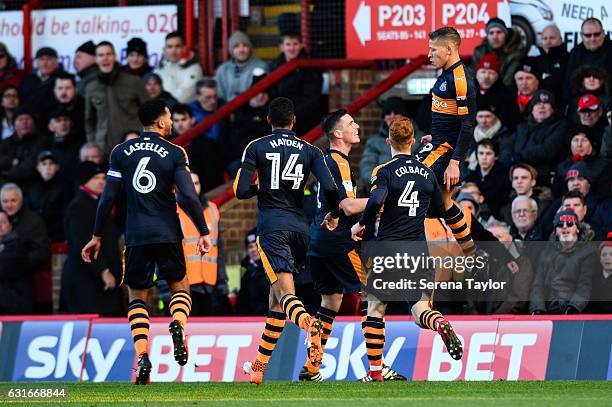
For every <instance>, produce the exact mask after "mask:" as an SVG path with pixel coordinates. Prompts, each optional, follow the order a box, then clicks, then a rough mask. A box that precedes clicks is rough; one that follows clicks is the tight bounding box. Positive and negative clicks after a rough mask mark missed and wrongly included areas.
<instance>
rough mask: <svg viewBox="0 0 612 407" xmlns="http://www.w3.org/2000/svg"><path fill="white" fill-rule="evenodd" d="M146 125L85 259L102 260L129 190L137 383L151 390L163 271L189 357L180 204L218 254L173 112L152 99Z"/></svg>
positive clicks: (179, 342) (112, 185) (106, 200)
mask: <svg viewBox="0 0 612 407" xmlns="http://www.w3.org/2000/svg"><path fill="white" fill-rule="evenodd" d="M138 118H139V119H140V121H141V122H142V124H143V126H144V129H143V132H142V134H141V136H140V137H138V138H135V139H132V140H129V141H126V142H124V143H122V144H119V145H117V146H116V147H115V148H114V149H113V151H112V153H111V159H110V168H109V170H108V174H107V182H106V187H105V188H104V192H103V193H102V196H101V197H100V201H99V203H98V211H97V213H96V222H95V227H94V232H93V236H92V238H91V240H90V241H89V243H87V245H85V247H84V248H83V250H82V252H81V255H82V257H83V260H84V261H85V262H88V263H89V262H90V261H91V258H92V257H93V258H94V259H96V258H97V257H98V253H99V251H100V236H101V232H102V230H101V228H102V225H103V224H104V219H106V218H107V217H108V216H109V215H110V212H111V210H112V208H113V205H114V202H115V198H116V197H117V196H118V194H119V193H120V191H121V186H122V184H123V186H124V190H125V193H126V194H127V223H126V233H125V234H126V237H125V240H126V242H125V244H126V249H125V259H124V260H125V261H124V263H125V273H124V277H123V279H122V283H123V281H125V284H127V285H128V287H129V300H130V304H129V307H128V319H129V323H130V328H131V331H132V337H133V339H134V347H135V348H136V354H137V355H138V369H137V372H136V379H135V383H136V384H148V383H149V382H150V379H149V377H150V373H151V369H152V365H151V362H150V360H149V357H148V335H149V312H148V309H147V305H146V301H147V296H148V292H149V289H150V288H151V287H153V276H154V274H155V271H156V270H157V273H158V276H159V278H161V279H163V280H166V281H167V282H168V285H169V286H170V291H171V292H172V297H171V298H170V312H171V314H172V322H171V323H170V327H169V331H170V334H171V336H172V341H173V343H174V358H175V360H176V361H177V362H178V364H179V365H181V366H183V365H185V364H186V363H187V358H188V353H187V346H186V344H185V333H184V325H185V324H186V322H187V317H188V316H189V312H190V310H191V297H190V295H189V281H188V280H187V274H186V266H185V253H184V252H183V243H182V241H183V233H182V231H181V224H180V221H179V218H178V214H177V213H176V203H177V202H178V204H179V205H180V206H181V207H182V208H183V210H185V212H186V213H187V214H188V215H189V216H190V217H191V219H192V220H193V222H194V224H195V225H196V227H197V229H198V231H199V232H200V238H199V239H198V245H197V248H198V252H199V254H200V255H203V254H205V253H207V252H208V251H209V250H210V247H211V241H210V237H209V236H208V228H207V227H206V223H205V221H204V217H203V215H202V206H201V204H200V201H199V199H198V197H197V194H196V192H195V187H194V185H193V182H192V180H191V175H190V174H189V167H188V164H189V163H188V160H187V155H186V153H185V150H183V149H182V148H181V147H179V146H177V145H175V144H172V143H171V142H169V141H167V140H165V139H164V137H168V136H170V134H171V132H172V118H171V115H170V110H169V109H168V107H167V106H166V104H165V103H164V102H163V101H161V100H150V101H147V102H145V103H143V104H142V106H140V108H139V109H138ZM175 186H176V190H177V194H176V196H175V194H174V187H175Z"/></svg>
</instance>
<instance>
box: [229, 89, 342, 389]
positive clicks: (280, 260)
mask: <svg viewBox="0 0 612 407" xmlns="http://www.w3.org/2000/svg"><path fill="white" fill-rule="evenodd" d="M294 111H295V110H294V106H293V103H292V102H291V100H289V99H287V98H283V97H279V98H276V99H274V100H272V102H270V106H269V111H268V122H269V123H270V126H271V127H272V134H270V135H269V136H266V137H262V138H259V139H256V140H253V141H252V142H251V143H249V145H247V147H246V149H245V150H244V154H243V156H242V165H241V167H240V170H239V171H238V175H237V176H236V180H235V181H234V192H235V194H236V197H237V198H238V199H248V198H251V197H253V196H255V195H257V206H258V208H259V214H258V216H257V239H256V243H257V249H258V250H259V254H260V255H261V260H262V263H263V266H264V270H265V272H266V276H267V277H268V280H270V284H271V285H272V287H271V289H270V296H269V305H270V307H269V309H270V311H269V314H268V318H267V319H266V326H265V329H264V332H263V334H262V336H261V341H260V342H259V351H258V352H257V356H256V358H255V360H254V361H253V362H246V363H245V364H244V372H245V373H246V374H248V375H250V382H251V383H255V384H261V382H262V380H263V375H264V371H265V369H266V366H267V364H268V361H269V360H270V357H271V356H272V352H273V351H274V347H275V346H276V342H277V341H278V338H279V337H280V335H281V333H282V331H283V328H284V326H285V319H286V318H287V317H288V318H289V319H290V320H291V321H293V323H295V324H296V325H297V326H299V327H300V328H302V329H304V330H305V331H306V337H307V340H308V342H309V343H308V357H309V359H310V362H311V363H312V364H313V365H314V366H318V365H320V363H321V360H322V358H323V349H322V347H321V331H322V328H323V324H322V322H321V320H320V319H317V318H315V317H313V316H311V315H309V314H308V312H306V309H305V308H304V305H303V304H302V302H301V301H300V300H299V299H298V298H297V297H296V296H295V288H294V285H293V273H297V272H299V270H300V268H301V266H302V265H303V263H304V260H305V257H306V250H307V248H308V241H309V228H308V220H307V218H306V216H305V214H304V209H303V200H304V185H305V184H306V181H307V180H308V177H309V176H310V173H311V172H312V173H313V174H314V175H315V177H316V178H317V180H318V181H319V184H320V188H321V191H322V193H323V194H324V195H325V199H326V202H327V204H328V206H329V209H330V213H328V214H327V215H326V216H325V217H324V219H323V221H322V223H321V226H322V227H325V228H327V229H328V230H333V229H335V228H336V226H337V225H338V218H339V216H340V210H339V207H338V204H339V196H338V190H337V189H336V184H335V183H334V180H333V178H332V176H331V174H330V172H329V169H328V168H327V166H326V165H325V160H324V159H323V153H322V152H321V150H319V149H318V148H317V147H315V146H313V145H311V144H309V143H307V142H305V141H303V140H300V139H299V138H297V137H296V135H295V133H294V132H293V131H292V130H291V129H292V128H293V125H294V124H295V121H296V117H295V114H294ZM255 171H257V177H258V184H254V183H252V180H253V175H254V174H255Z"/></svg>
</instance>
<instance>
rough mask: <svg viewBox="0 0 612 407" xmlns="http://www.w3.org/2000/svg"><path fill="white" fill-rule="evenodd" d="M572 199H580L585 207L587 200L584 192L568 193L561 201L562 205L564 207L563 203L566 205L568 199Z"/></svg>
mask: <svg viewBox="0 0 612 407" xmlns="http://www.w3.org/2000/svg"><path fill="white" fill-rule="evenodd" d="M571 198H578V199H580V202H582V204H583V205H585V204H586V199H585V198H584V195H582V192H580V191H568V192H567V193H566V194H565V195H563V199H562V200H561V205H563V203H565V200H566V199H571Z"/></svg>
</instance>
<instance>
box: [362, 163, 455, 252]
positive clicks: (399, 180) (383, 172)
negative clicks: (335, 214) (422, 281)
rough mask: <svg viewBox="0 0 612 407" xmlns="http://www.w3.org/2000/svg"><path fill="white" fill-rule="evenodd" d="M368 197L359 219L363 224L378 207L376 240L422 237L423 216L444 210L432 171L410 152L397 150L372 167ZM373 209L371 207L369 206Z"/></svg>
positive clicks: (440, 212) (413, 239)
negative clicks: (388, 159)
mask: <svg viewBox="0 0 612 407" xmlns="http://www.w3.org/2000/svg"><path fill="white" fill-rule="evenodd" d="M371 184H372V187H371V189H370V193H371V195H370V200H373V201H375V200H377V199H378V200H379V201H378V202H376V205H372V204H371V203H370V202H368V205H367V206H366V211H364V215H363V217H362V220H360V222H359V223H361V224H362V225H364V224H367V223H368V222H369V220H370V219H367V218H368V217H372V216H375V215H376V212H377V211H378V208H380V207H381V205H382V209H381V212H382V213H381V216H380V223H379V226H378V233H377V237H376V240H391V241H397V240H412V241H415V240H425V225H424V221H425V217H426V216H427V215H428V214H429V215H430V216H434V217H439V216H443V214H444V202H443V201H442V195H441V193H440V188H439V186H438V182H437V181H436V176H435V174H434V172H433V171H432V170H431V169H430V168H427V167H426V166H425V165H423V164H422V163H420V162H419V161H418V160H416V158H415V157H414V156H411V155H408V154H397V155H396V156H394V157H393V159H392V160H391V161H389V162H387V163H385V164H382V165H379V166H378V167H376V168H374V171H372V181H371ZM371 208H372V209H374V210H372V209H371Z"/></svg>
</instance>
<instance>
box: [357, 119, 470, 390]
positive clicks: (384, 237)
mask: <svg viewBox="0 0 612 407" xmlns="http://www.w3.org/2000/svg"><path fill="white" fill-rule="evenodd" d="M387 144H389V146H390V147H391V155H392V156H393V158H392V159H391V161H389V162H387V163H385V164H382V165H379V166H378V167H376V168H374V171H372V181H371V185H372V186H371V189H370V198H369V199H368V202H367V204H366V208H365V210H364V212H363V215H362V216H361V219H360V220H359V222H358V223H356V224H355V225H354V226H353V227H352V228H351V235H352V237H353V239H354V240H357V241H359V240H361V234H362V233H363V231H364V229H365V225H367V224H369V223H371V222H372V221H373V220H374V218H375V217H376V216H377V214H378V213H379V212H380V211H381V210H382V214H381V215H380V223H379V226H378V233H377V235H376V240H377V241H425V224H424V222H425V217H426V216H428V215H429V216H432V217H439V216H440V215H441V214H442V213H444V202H443V200H442V195H441V193H440V188H439V186H438V182H437V180H436V176H435V173H434V172H433V171H432V170H431V169H430V168H427V167H426V166H425V165H423V164H422V163H420V162H419V161H418V160H416V159H415V157H414V156H412V155H411V149H412V146H413V145H414V128H413V126H412V122H411V121H410V120H409V119H407V118H405V117H402V116H399V117H398V118H396V119H395V120H394V121H393V122H392V123H391V126H389V138H388V139H387ZM416 272H417V273H418V274H420V275H422V276H423V277H424V278H425V279H427V280H428V281H433V274H434V271H433V270H429V269H425V268H420V269H418V270H417V271H416ZM428 295H429V293H428V292H423V293H422V296H421V300H420V301H418V302H416V303H415V304H414V305H413V306H412V315H413V317H414V321H415V323H416V324H417V325H418V326H419V327H421V328H427V329H431V330H433V331H437V332H438V333H439V334H440V336H441V337H442V340H443V341H444V344H445V345H446V348H447V349H448V352H449V354H450V355H451V357H452V358H454V359H460V358H461V356H462V353H463V349H462V344H461V342H460V341H459V339H458V337H457V335H456V334H455V332H454V331H453V328H452V327H451V325H450V323H449V322H448V321H447V320H446V319H445V318H444V317H443V316H442V314H441V313H439V312H438V311H433V310H431V304H430V303H429V296H428ZM385 309H386V304H385V303H384V302H382V301H379V300H378V299H376V298H375V297H374V296H373V295H369V296H368V312H367V318H366V321H365V333H364V336H365V343H366V350H367V354H368V360H369V361H370V371H369V373H368V375H367V376H366V377H365V378H363V379H362V381H366V382H371V381H379V382H382V381H384V379H383V375H382V369H383V363H382V362H383V361H382V353H383V348H384V343H385V321H384V315H385Z"/></svg>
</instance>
